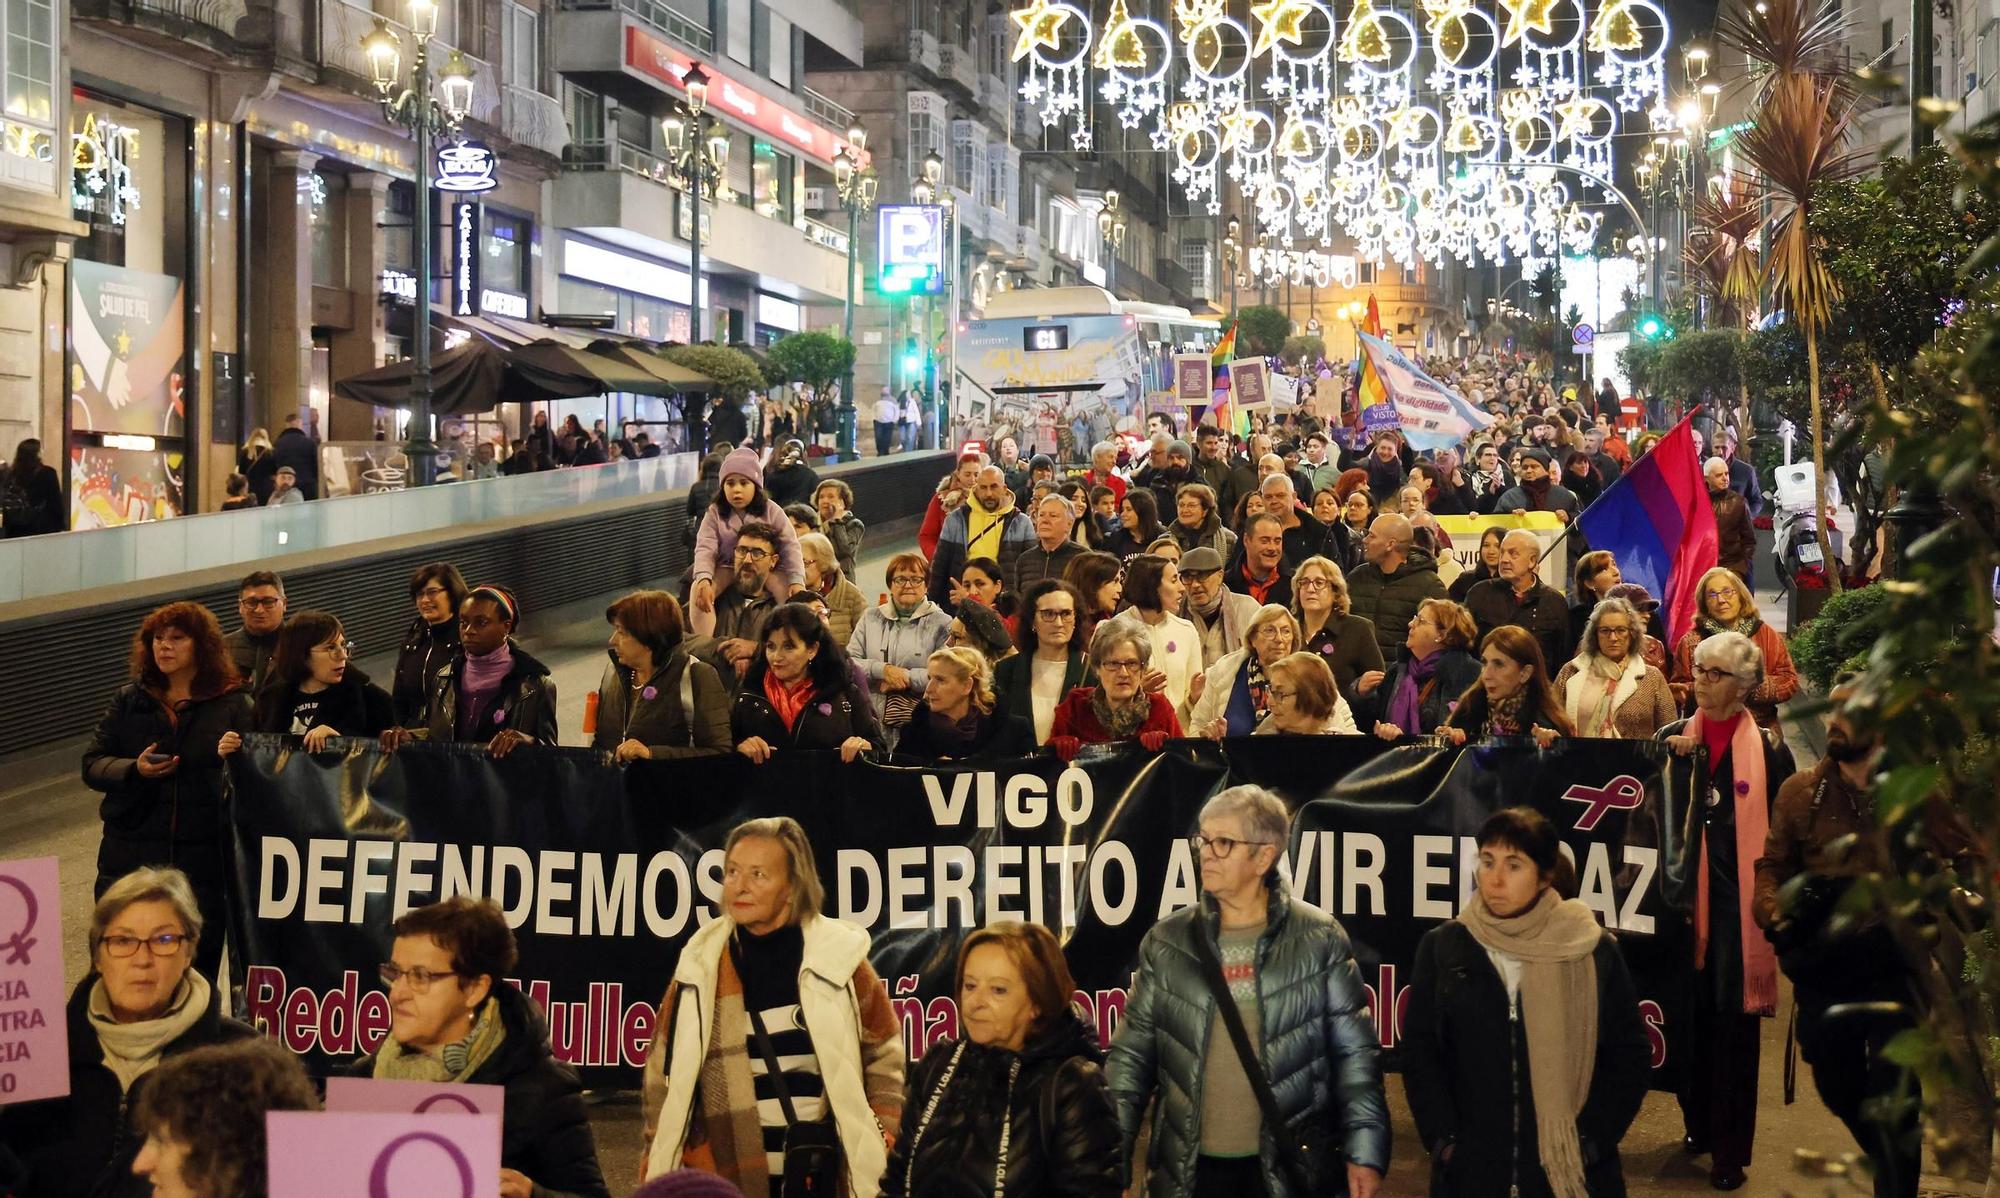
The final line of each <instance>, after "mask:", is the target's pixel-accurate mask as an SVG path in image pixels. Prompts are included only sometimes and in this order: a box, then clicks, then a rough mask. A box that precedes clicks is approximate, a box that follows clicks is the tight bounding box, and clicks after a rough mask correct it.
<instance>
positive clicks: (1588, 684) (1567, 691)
mask: <svg viewBox="0 0 2000 1198" xmlns="http://www.w3.org/2000/svg"><path fill="white" fill-rule="evenodd" d="M1645 635H1646V621H1645V617H1643V616H1641V615H1640V614H1639V610H1638V609H1637V608H1635V607H1633V606H1632V605H1631V604H1630V603H1629V602H1627V601H1626V600H1623V599H1604V600H1600V601H1599V602H1598V604H1597V606H1596V607H1595V608H1593V609H1592V610H1591V613H1590V619H1589V620H1587V621H1586V622H1585V623H1584V626H1583V637H1582V639H1581V640H1580V641H1579V642H1578V644H1577V647H1576V657H1575V658H1574V659H1572V660H1571V661H1570V662H1569V663H1568V664H1567V665H1565V666H1563V668H1562V672H1561V673H1559V674H1557V675H1556V697H1557V701H1558V702H1560V703H1561V704H1562V705H1563V711H1564V712H1566V713H1567V714H1568V715H1569V719H1570V723H1571V724H1573V725H1575V727H1576V734H1577V735H1578V736H1596V737H1607V738H1623V739H1626V740H1650V739H1652V736H1653V734H1654V733H1655V732H1658V731H1659V730H1660V729H1661V728H1663V727H1665V726H1666V725H1667V724H1668V723H1669V722H1671V721H1672V720H1673V719H1674V717H1675V715H1676V714H1677V713H1676V712H1675V711H1674V696H1673V692H1672V691H1671V690H1670V689H1668V687H1667V679H1666V675H1664V674H1662V673H1660V671H1659V670H1657V669H1655V668H1654V667H1652V666H1650V665H1648V664H1646V656H1645V653H1644V652H1643V651H1642V650H1641V649H1640V641H1641V640H1643V639H1644V638H1645Z"/></svg>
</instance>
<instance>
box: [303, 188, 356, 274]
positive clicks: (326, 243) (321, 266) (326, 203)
mask: <svg viewBox="0 0 2000 1198" xmlns="http://www.w3.org/2000/svg"><path fill="white" fill-rule="evenodd" d="M299 186H300V187H301V188H302V189H304V191H305V194H304V195H302V196H300V197H299V198H300V199H301V200H304V201H305V203H306V206H307V207H306V213H307V215H306V223H307V227H308V228H309V229H310V230H311V231H312V280H313V285H314V286H316V287H345V286H347V221H346V219H345V212H346V204H345V203H344V199H345V196H346V194H347V178H346V176H344V175H340V174H336V173H333V172H329V171H319V170H316V171H313V172H312V173H311V174H309V175H305V176H303V177H301V178H300V180H299Z"/></svg>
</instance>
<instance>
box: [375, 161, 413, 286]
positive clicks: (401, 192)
mask: <svg viewBox="0 0 2000 1198" xmlns="http://www.w3.org/2000/svg"><path fill="white" fill-rule="evenodd" d="M416 211H417V189H416V187H415V185H414V184H410V183H406V182H404V181H403V180H400V179H392V180H390V182H389V194H388V196H387V197H386V198H385V199H384V201H383V204H382V260H383V262H384V263H385V264H387V265H389V266H393V267H395V268H397V269H398V270H404V271H408V270H414V269H415V268H416V265H417V254H416Z"/></svg>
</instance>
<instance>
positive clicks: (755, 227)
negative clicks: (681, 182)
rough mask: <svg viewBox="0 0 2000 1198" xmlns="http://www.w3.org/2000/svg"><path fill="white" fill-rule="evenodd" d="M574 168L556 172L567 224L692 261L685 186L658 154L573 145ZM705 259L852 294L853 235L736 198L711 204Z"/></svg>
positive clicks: (827, 296) (618, 145) (556, 203)
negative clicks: (847, 275)
mask: <svg viewBox="0 0 2000 1198" xmlns="http://www.w3.org/2000/svg"><path fill="white" fill-rule="evenodd" d="M568 159H569V165H570V167H571V169H569V170H566V171H564V172H563V173H562V174H560V175H558V176H557V177H556V180H555V183H554V191H553V193H552V196H551V202H550V211H552V212H555V213H557V214H558V217H557V219H556V221H555V223H556V224H559V225H560V226H561V227H563V228H567V229H575V230H577V231H579V232H586V233H589V234H590V235H592V236H594V237H598V238H601V239H603V240H606V241H610V242H612V243H614V244H619V245H624V246H626V247H628V248H631V249H634V250H638V251H640V252H643V253H647V254H650V255H652V256H653V257H656V258H665V259H669V260H672V261H677V262H686V261H687V258H688V253H687V247H686V242H685V239H683V238H682V237H681V235H680V228H679V215H680V204H681V202H682V196H681V194H680V190H679V189H678V188H676V187H673V186H672V185H670V184H669V183H668V182H667V180H668V177H669V175H670V173H671V172H669V170H668V168H667V164H666V162H665V161H663V160H662V159H661V158H660V157H659V156H658V155H657V154H654V153H652V152H651V151H649V150H647V149H645V148H644V147H642V146H635V145H631V144H629V143H627V142H615V143H605V142H591V143H584V142H579V143H573V144H572V145H571V146H570V147H569V151H568ZM701 213H702V227H703V233H702V246H701V252H702V258H703V261H704V263H707V264H710V265H709V267H708V268H712V269H715V270H727V271H730V272H731V273H741V274H746V275H750V276H752V277H753V278H768V279H770V280H773V281H777V280H782V281H784V282H787V283H790V284H793V285H795V286H797V287H799V288H802V289H804V290H805V291H808V292H812V293H814V295H813V296H804V297H801V298H802V299H803V300H806V301H810V300H811V299H812V298H814V297H815V296H816V297H817V298H820V299H823V300H834V299H838V298H840V297H841V296H843V295H844V294H845V292H846V284H845V280H844V272H845V271H846V269H847V257H846V254H845V252H844V251H842V250H836V249H835V248H834V247H835V246H836V245H843V244H844V243H845V241H846V234H845V233H844V232H842V231H841V230H838V229H835V228H833V227H832V226H830V225H820V224H817V222H808V224H809V226H811V227H808V228H807V229H800V228H797V227H796V226H794V225H791V224H788V223H786V222H785V221H783V220H779V219H775V218H773V217H768V216H764V215H762V214H760V213H758V212H757V211H755V210H754V209H751V208H749V207H746V206H744V205H743V204H740V203H734V202H720V203H715V202H711V203H704V204H703V205H702V208H701Z"/></svg>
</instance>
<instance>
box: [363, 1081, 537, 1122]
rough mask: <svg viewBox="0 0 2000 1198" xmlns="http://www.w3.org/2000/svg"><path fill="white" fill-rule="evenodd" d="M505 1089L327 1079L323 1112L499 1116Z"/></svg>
mask: <svg viewBox="0 0 2000 1198" xmlns="http://www.w3.org/2000/svg"><path fill="white" fill-rule="evenodd" d="M506 1105H507V1089H506V1087H504V1086H470V1085H461V1084H459V1083H455V1082H392V1081H382V1080H380V1079H378V1078H373V1077H329V1078H327V1079H326V1109H327V1110H329V1111H350V1112H354V1113H357V1114H381V1115H394V1114H412V1115H431V1114H437V1115H499V1114H502V1113H504V1112H505V1110H506Z"/></svg>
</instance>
